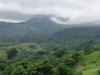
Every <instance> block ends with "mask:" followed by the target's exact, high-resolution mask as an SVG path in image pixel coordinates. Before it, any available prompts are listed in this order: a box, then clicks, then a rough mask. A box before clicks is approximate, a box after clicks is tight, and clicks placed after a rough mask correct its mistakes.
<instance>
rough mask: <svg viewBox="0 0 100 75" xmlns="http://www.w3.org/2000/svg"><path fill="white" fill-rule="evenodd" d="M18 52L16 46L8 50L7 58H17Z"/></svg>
mask: <svg viewBox="0 0 100 75" xmlns="http://www.w3.org/2000/svg"><path fill="white" fill-rule="evenodd" d="M17 54H18V51H17V49H16V48H12V49H11V50H10V51H9V52H8V56H7V58H8V59H13V58H15V57H16V56H17Z"/></svg>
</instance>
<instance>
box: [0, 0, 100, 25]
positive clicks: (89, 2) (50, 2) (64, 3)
mask: <svg viewBox="0 0 100 75" xmlns="http://www.w3.org/2000/svg"><path fill="white" fill-rule="evenodd" d="M99 9H100V0H0V12H3V11H10V12H11V11H12V12H18V13H21V14H24V15H25V14H26V15H34V14H53V15H59V16H64V17H69V18H70V20H69V22H68V23H80V22H81V23H83V22H93V21H94V22H97V21H100V15H99V13H100V10H99Z"/></svg>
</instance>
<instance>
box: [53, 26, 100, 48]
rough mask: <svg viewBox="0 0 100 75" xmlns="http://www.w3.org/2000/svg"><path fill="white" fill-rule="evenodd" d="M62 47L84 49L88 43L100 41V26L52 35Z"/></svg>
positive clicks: (73, 29) (79, 28)
mask: <svg viewBox="0 0 100 75" xmlns="http://www.w3.org/2000/svg"><path fill="white" fill-rule="evenodd" d="M52 37H53V40H54V41H55V42H56V43H59V44H60V45H61V46H63V47H66V48H68V49H69V48H71V49H77V48H81V47H83V45H85V44H86V43H88V42H90V43H93V42H96V41H98V42H99V41H100V26H99V25H98V26H97V25H96V26H88V27H87V26H84V27H73V28H66V29H64V30H62V31H59V32H56V33H54V34H53V35H52Z"/></svg>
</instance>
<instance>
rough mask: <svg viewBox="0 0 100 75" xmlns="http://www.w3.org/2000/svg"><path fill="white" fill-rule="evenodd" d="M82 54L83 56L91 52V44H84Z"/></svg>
mask: <svg viewBox="0 0 100 75" xmlns="http://www.w3.org/2000/svg"><path fill="white" fill-rule="evenodd" d="M83 52H84V54H89V53H91V52H93V47H92V45H91V44H86V45H85V46H84V48H83Z"/></svg>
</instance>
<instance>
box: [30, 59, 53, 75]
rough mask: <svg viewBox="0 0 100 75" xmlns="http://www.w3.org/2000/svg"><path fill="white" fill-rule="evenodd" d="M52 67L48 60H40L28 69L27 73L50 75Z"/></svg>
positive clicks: (31, 74)
mask: <svg viewBox="0 0 100 75" xmlns="http://www.w3.org/2000/svg"><path fill="white" fill-rule="evenodd" d="M52 74H53V67H52V65H51V64H50V63H49V61H48V60H45V61H43V62H40V63H39V64H37V65H35V66H34V67H33V68H32V69H30V70H29V75H52Z"/></svg>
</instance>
